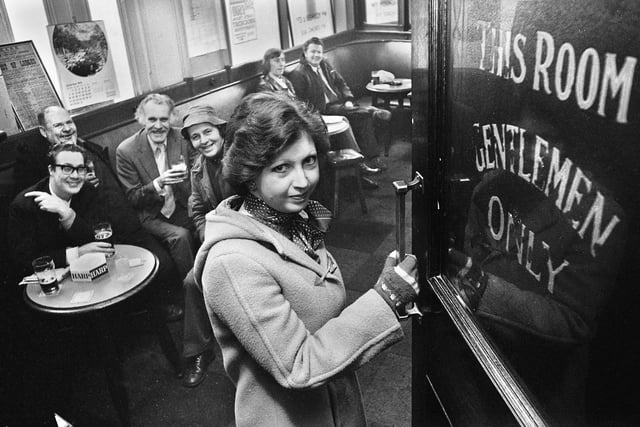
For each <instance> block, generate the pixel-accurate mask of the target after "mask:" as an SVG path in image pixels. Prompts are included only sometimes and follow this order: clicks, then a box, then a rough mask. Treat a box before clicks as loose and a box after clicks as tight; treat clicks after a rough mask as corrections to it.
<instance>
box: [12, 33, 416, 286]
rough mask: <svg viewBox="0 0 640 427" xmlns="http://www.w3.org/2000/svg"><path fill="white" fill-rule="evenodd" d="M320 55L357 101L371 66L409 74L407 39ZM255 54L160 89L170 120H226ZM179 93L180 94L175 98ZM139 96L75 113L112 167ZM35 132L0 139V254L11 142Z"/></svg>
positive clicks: (293, 61)
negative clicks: (191, 114)
mask: <svg viewBox="0 0 640 427" xmlns="http://www.w3.org/2000/svg"><path fill="white" fill-rule="evenodd" d="M300 54H301V49H300V48H296V49H292V50H290V51H287V52H286V53H285V55H286V57H287V61H288V65H287V70H291V69H292V68H293V67H295V66H296V65H297V63H298V60H299V57H300ZM325 54H326V57H327V60H328V61H329V62H330V63H331V64H332V65H333V66H334V68H335V69H336V70H338V72H340V74H342V75H343V76H344V78H345V79H346V81H347V82H348V83H349V85H350V86H351V88H352V90H353V92H354V94H355V95H356V96H357V97H361V98H363V99H362V102H367V99H366V89H365V85H366V84H367V82H368V81H369V80H370V76H371V74H370V73H371V71H372V70H380V69H383V70H387V71H390V72H392V73H393V74H394V75H396V76H397V77H404V78H409V77H411V41H410V40H356V41H351V42H347V43H343V44H339V45H336V46H329V45H328V46H327V48H326V49H325ZM260 59H261V58H257V59H256V61H254V62H251V63H247V64H242V65H240V66H238V67H235V68H233V69H232V68H230V67H228V68H227V69H225V70H223V71H221V72H217V73H214V74H213V75H212V77H210V78H209V79H208V81H205V84H207V85H209V86H210V85H214V84H216V83H217V82H220V81H222V82H227V83H224V84H222V85H219V87H216V88H214V89H208V90H202V91H201V92H200V93H197V94H195V95H191V96H190V94H189V92H193V91H198V87H195V88H194V86H197V85H194V84H192V86H191V87H187V88H186V89H184V88H180V89H178V90H176V89H174V90H167V91H161V92H165V93H168V94H169V95H170V96H172V97H173V98H174V99H175V100H176V101H177V106H176V113H177V114H176V118H177V119H176V120H178V121H176V123H175V125H176V126H179V125H180V123H179V118H180V117H182V113H183V112H184V111H186V110H187V108H188V107H189V106H191V105H194V104H208V105H211V106H213V107H214V108H215V109H216V110H217V112H218V114H219V115H220V116H221V117H223V118H225V119H228V118H229V117H230V116H231V113H232V112H233V110H234V108H235V107H236V105H237V104H238V103H239V102H240V100H241V99H242V98H243V97H244V96H245V95H247V94H249V93H251V92H253V91H254V90H255V87H256V85H257V83H258V80H259V78H260V63H261V60H260ZM200 80H201V81H202V79H200ZM200 86H202V84H200ZM185 93H186V94H185ZM181 96H182V99H180V97H181ZM140 98H141V97H139V98H137V99H135V100H130V101H127V102H124V103H120V104H116V105H112V106H109V107H105V108H101V109H99V110H95V111H92V112H90V113H86V114H83V115H81V116H79V117H76V118H75V121H76V125H77V126H78V132H79V134H80V136H81V137H82V138H85V139H90V140H91V141H93V142H95V143H97V144H99V145H102V146H104V147H107V148H108V150H109V154H110V157H111V162H112V166H114V167H115V152H116V148H117V146H118V144H119V143H120V142H121V141H122V140H124V139H125V138H127V137H128V136H130V135H131V134H133V133H134V132H136V131H137V130H138V129H139V126H140V125H139V124H138V123H137V122H135V120H134V119H133V112H134V108H135V105H136V104H137V102H139V100H140ZM121 104H123V105H121ZM87 129H89V131H87ZM38 135H39V132H38V130H37V129H31V130H29V131H26V132H23V133H21V134H18V135H13V136H10V137H9V139H8V140H7V141H5V142H3V143H0V245H1V246H0V253H6V251H7V250H9V248H6V247H5V241H6V239H5V236H6V223H7V208H8V205H9V203H10V202H11V200H12V199H13V197H14V195H15V194H16V193H17V191H18V189H16V188H14V184H13V164H14V161H15V147H16V146H17V145H18V144H19V143H20V141H22V140H25V139H30V138H38ZM6 262H7V261H6V257H1V256H0V274H1V276H0V279H1V282H2V284H0V287H4V286H5V285H7V284H6V283H4V282H6V279H7V269H8V265H6Z"/></svg>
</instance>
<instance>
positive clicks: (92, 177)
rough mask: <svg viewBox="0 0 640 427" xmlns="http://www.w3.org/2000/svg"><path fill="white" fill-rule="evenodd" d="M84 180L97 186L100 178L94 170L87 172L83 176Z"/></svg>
mask: <svg viewBox="0 0 640 427" xmlns="http://www.w3.org/2000/svg"><path fill="white" fill-rule="evenodd" d="M84 181H85V182H87V183H89V184H91V185H92V186H93V187H94V188H97V187H98V185H100V180H99V179H98V177H97V176H96V173H95V172H88V173H87V175H86V176H85V178H84Z"/></svg>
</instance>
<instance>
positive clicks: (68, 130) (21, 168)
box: [14, 106, 182, 320]
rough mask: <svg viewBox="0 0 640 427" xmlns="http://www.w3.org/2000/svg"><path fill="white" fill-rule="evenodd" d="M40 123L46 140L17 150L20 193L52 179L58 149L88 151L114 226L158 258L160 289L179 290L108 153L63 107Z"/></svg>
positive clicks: (170, 311) (174, 314)
mask: <svg viewBox="0 0 640 427" xmlns="http://www.w3.org/2000/svg"><path fill="white" fill-rule="evenodd" d="M38 122H39V124H40V127H39V129H40V134H41V135H42V138H41V139H25V140H23V141H21V142H20V144H18V146H17V147H16V152H17V154H16V164H15V167H14V178H15V181H16V188H17V190H18V191H21V190H24V189H25V188H27V187H29V186H32V185H33V184H35V183H37V182H38V181H40V180H41V179H43V178H44V177H47V176H48V175H49V172H48V163H49V160H48V158H47V154H48V153H49V151H50V150H51V149H52V148H53V147H54V146H56V145H58V144H64V143H71V144H76V145H78V146H80V147H82V148H84V149H85V157H86V160H87V164H89V163H90V164H92V165H93V172H92V171H91V170H90V169H89V168H88V170H87V173H86V175H85V176H84V177H83V178H84V180H85V181H86V182H88V183H89V184H91V186H92V187H94V188H96V189H97V191H98V194H99V196H100V199H101V200H102V201H103V202H104V204H105V206H108V207H109V215H110V222H111V223H112V225H113V226H114V227H115V228H116V229H118V230H121V233H122V235H126V236H127V241H128V243H130V244H133V245H137V246H141V247H143V248H145V249H148V250H150V251H151V252H153V253H154V254H155V255H156V256H157V257H158V261H159V266H158V275H157V277H158V279H156V282H157V284H158V286H159V287H161V288H163V289H165V290H170V289H175V288H178V284H179V283H180V280H179V279H178V277H177V272H176V269H175V265H174V263H173V261H172V259H171V257H170V256H169V254H168V253H167V251H166V250H165V249H164V248H163V247H162V245H161V244H160V243H159V242H158V241H157V240H156V239H155V238H154V237H153V236H151V235H150V234H148V233H147V232H145V231H144V230H143V229H142V226H141V225H140V221H138V218H137V214H136V211H135V210H134V209H133V208H132V207H131V204H130V203H129V201H128V200H127V197H126V195H125V194H124V191H123V190H122V186H121V185H120V182H119V181H118V178H117V177H116V175H115V173H114V171H113V169H112V167H111V163H110V161H109V155H108V153H107V149H106V148H105V147H101V146H99V145H98V144H95V143H92V142H90V141H84V140H81V139H79V138H78V133H77V128H76V125H75V123H74V121H73V119H72V118H71V115H70V114H69V112H68V111H67V110H65V109H64V108H62V107H59V106H49V107H46V108H44V109H43V110H42V111H41V112H40V113H38ZM164 310H166V313H165V315H166V317H167V320H177V319H179V318H180V317H181V316H182V309H181V308H180V307H179V306H177V305H173V304H169V305H167V306H166V307H165V308H164Z"/></svg>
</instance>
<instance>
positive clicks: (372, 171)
mask: <svg viewBox="0 0 640 427" xmlns="http://www.w3.org/2000/svg"><path fill="white" fill-rule="evenodd" d="M359 168H360V173H361V174H362V175H377V174H379V173H380V172H382V169H378V168H372V167H369V166H367V165H366V164H364V163H360V166H359Z"/></svg>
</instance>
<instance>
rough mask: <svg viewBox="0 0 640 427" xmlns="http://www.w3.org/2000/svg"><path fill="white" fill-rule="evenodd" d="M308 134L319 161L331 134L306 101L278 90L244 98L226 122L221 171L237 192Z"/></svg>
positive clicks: (245, 189)
mask: <svg viewBox="0 0 640 427" xmlns="http://www.w3.org/2000/svg"><path fill="white" fill-rule="evenodd" d="M304 133H306V134H307V135H309V137H310V138H311V139H312V140H313V143H314V145H315V147H316V151H317V152H318V156H319V158H320V160H322V158H323V157H324V154H326V152H327V151H328V150H329V137H328V136H327V131H326V127H325V125H324V123H323V121H322V118H321V117H320V115H318V114H315V113H313V112H312V110H311V109H310V108H309V107H308V106H307V105H306V104H304V103H302V102H300V101H298V100H294V99H291V98H289V97H288V96H287V95H285V94H282V93H276V92H258V93H254V94H251V95H249V96H247V97H245V98H244V99H243V100H242V101H241V102H240V104H239V105H238V106H237V107H236V109H235V110H234V112H233V114H232V115H231V119H230V120H229V123H228V124H227V131H226V139H225V149H224V152H225V155H224V158H223V160H222V164H223V168H222V174H223V176H224V177H225V179H227V181H228V182H229V184H231V186H233V187H234V189H235V190H236V191H237V192H238V194H241V195H242V194H246V193H247V191H248V187H247V184H248V183H250V182H253V181H255V179H256V178H257V176H258V175H259V174H260V172H261V171H262V169H264V168H265V167H266V166H268V165H269V164H270V163H271V162H272V161H273V159H274V158H275V157H276V156H277V155H278V153H280V152H281V151H282V150H283V149H285V148H286V147H287V146H288V145H289V144H291V143H293V142H295V141H297V140H298V139H299V138H300V137H301V136H302V134H304Z"/></svg>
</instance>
